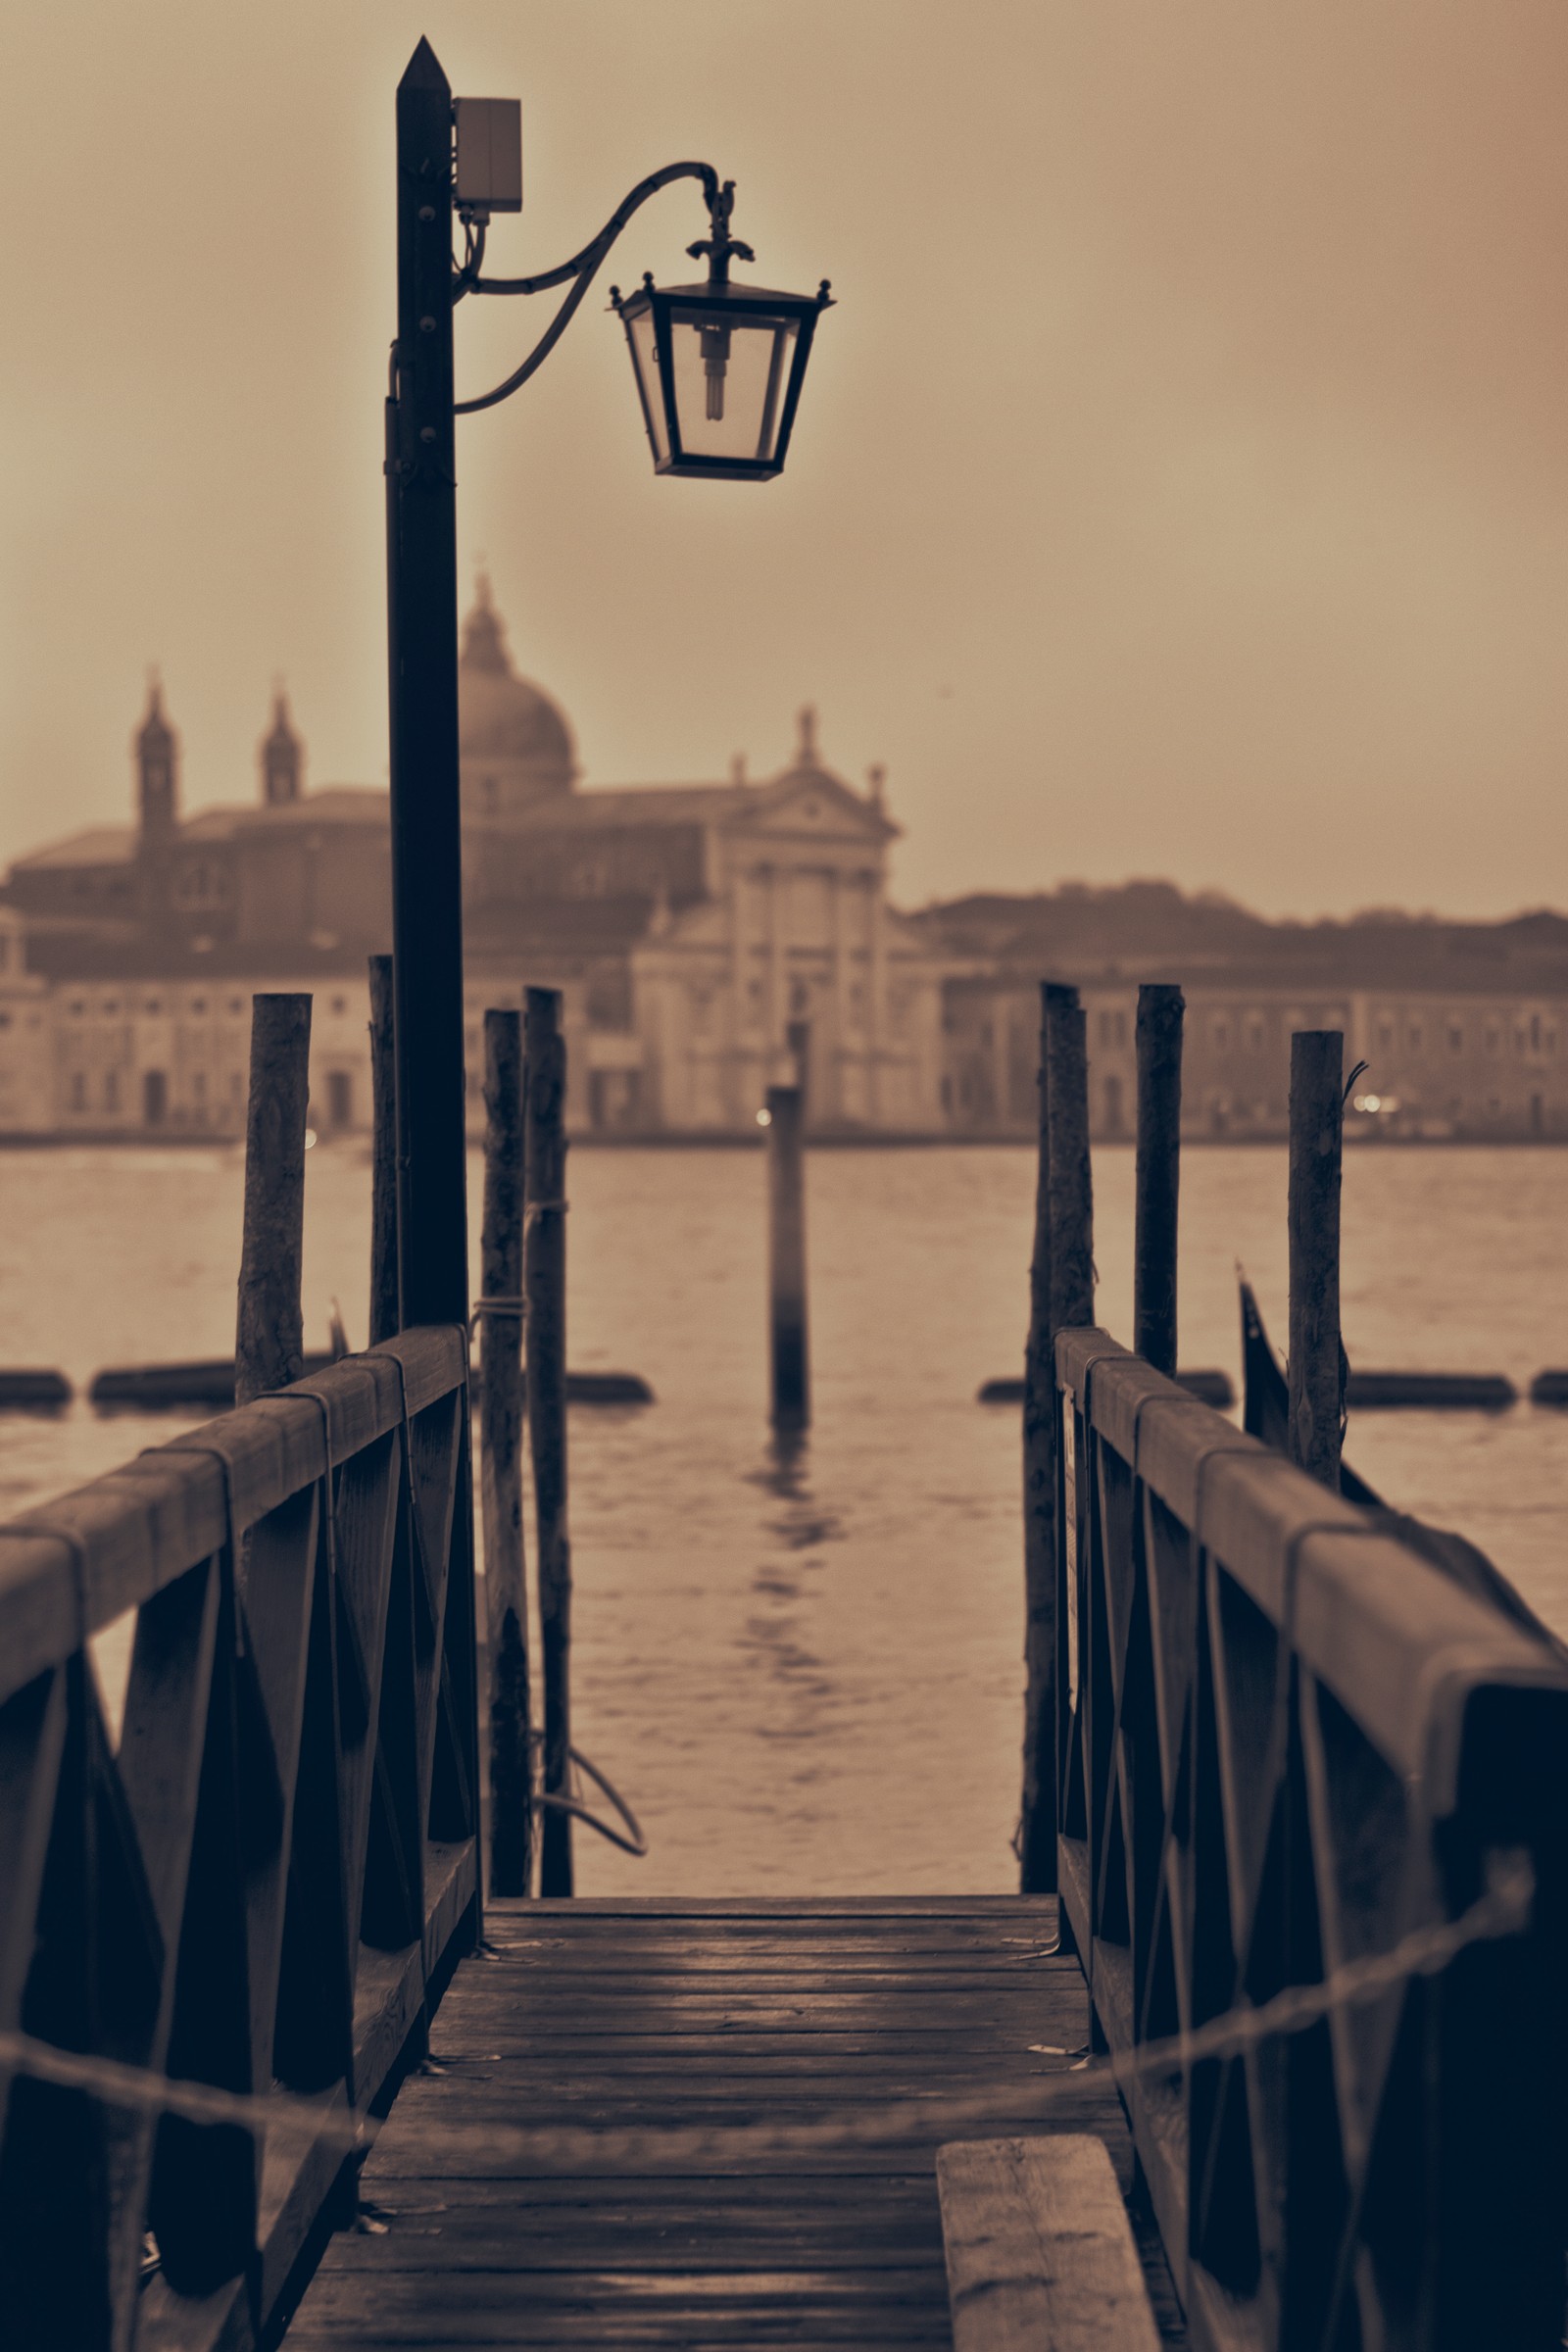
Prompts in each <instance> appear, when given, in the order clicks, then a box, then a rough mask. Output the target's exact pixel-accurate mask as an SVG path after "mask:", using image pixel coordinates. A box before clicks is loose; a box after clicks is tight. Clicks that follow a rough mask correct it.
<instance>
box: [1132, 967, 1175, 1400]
mask: <svg viewBox="0 0 1568 2352" xmlns="http://www.w3.org/2000/svg"><path fill="white" fill-rule="evenodd" d="M1184 1009H1185V1000H1184V999H1183V996H1182V992H1181V990H1180V989H1179V988H1172V987H1169V986H1167V985H1166V984H1164V983H1162V982H1159V981H1152V982H1149V983H1147V984H1146V985H1145V986H1144V987H1142V988H1140V990H1139V991H1138V1167H1137V1175H1136V1178H1135V1194H1136V1199H1135V1206H1134V1217H1133V1347H1134V1348H1135V1349H1136V1350H1137V1352H1138V1354H1140V1355H1141V1356H1143V1357H1144V1359H1145V1361H1146V1362H1148V1363H1151V1364H1152V1365H1153V1367H1154V1369H1155V1371H1156V1372H1163V1373H1164V1374H1165V1375H1166V1377H1167V1379H1170V1380H1174V1379H1175V1377H1176V1240H1177V1203H1178V1197H1179V1193H1180V1188H1181V1168H1182V1014H1183V1011H1184Z"/></svg>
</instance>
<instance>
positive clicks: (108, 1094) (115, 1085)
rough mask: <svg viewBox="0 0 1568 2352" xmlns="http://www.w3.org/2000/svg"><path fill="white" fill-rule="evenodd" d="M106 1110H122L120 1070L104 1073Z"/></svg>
mask: <svg viewBox="0 0 1568 2352" xmlns="http://www.w3.org/2000/svg"><path fill="white" fill-rule="evenodd" d="M104 1108H105V1110H118V1109H119V1108H120V1072H119V1071H118V1070H106V1071H105V1072H104Z"/></svg>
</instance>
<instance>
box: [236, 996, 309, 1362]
mask: <svg viewBox="0 0 1568 2352" xmlns="http://www.w3.org/2000/svg"><path fill="white" fill-rule="evenodd" d="M310 1061H311V1000H310V998H309V997H308V996H265V997H253V998H252V999H251V1091H250V1103H249V1107H248V1110H247V1113H246V1120H245V1223H244V1237H243V1240H242V1242H241V1246H240V1270H239V1314H238V1319H237V1324H236V1329H235V1336H234V1401H235V1402H236V1404H249V1403H250V1401H251V1399H252V1397H261V1396H265V1395H266V1394H267V1392H268V1391H269V1390H270V1389H284V1388H287V1387H288V1385H289V1383H290V1381H294V1380H299V1379H301V1378H302V1377H303V1375H304V1371H305V1334H304V1322H303V1317H302V1311H301V1304H300V1274H301V1267H302V1264H303V1259H304V1250H305V1114H306V1107H307V1104H308V1102H309V1099H310Z"/></svg>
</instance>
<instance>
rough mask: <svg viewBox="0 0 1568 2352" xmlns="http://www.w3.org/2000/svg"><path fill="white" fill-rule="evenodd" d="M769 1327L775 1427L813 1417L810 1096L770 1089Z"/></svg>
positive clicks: (802, 1423) (802, 1426) (800, 1424)
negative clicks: (809, 1306)
mask: <svg viewBox="0 0 1568 2352" xmlns="http://www.w3.org/2000/svg"><path fill="white" fill-rule="evenodd" d="M767 1328H768V1366H769V1376H770V1383H771V1393H772V1418H773V1426H774V1428H775V1429H805V1428H806V1426H807V1424H808V1423H809V1420H810V1418H811V1371H810V1348H809V1339H808V1331H807V1314H806V1096H805V1093H804V1090H803V1089H802V1088H801V1087H799V1086H770V1087H769V1088H768V1090H767Z"/></svg>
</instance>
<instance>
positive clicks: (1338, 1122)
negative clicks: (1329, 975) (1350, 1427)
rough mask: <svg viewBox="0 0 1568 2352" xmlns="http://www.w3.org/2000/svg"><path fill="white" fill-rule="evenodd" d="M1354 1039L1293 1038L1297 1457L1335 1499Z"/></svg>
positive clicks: (1316, 1034)
mask: <svg viewBox="0 0 1568 2352" xmlns="http://www.w3.org/2000/svg"><path fill="white" fill-rule="evenodd" d="M1344 1064H1345V1039H1344V1037H1343V1036H1342V1034H1341V1033H1340V1031H1339V1030H1338V1029H1299V1030H1298V1031H1297V1032H1296V1034H1295V1036H1294V1037H1293V1038H1292V1039H1291V1177H1290V1205H1289V1220H1290V1245H1291V1313H1290V1360H1289V1363H1288V1364H1287V1366H1286V1371H1287V1374H1288V1377H1289V1381H1290V1396H1291V1404H1290V1426H1289V1431H1288V1436H1289V1443H1290V1457H1291V1460H1292V1461H1293V1462H1299V1464H1300V1466H1301V1468H1302V1469H1303V1470H1305V1471H1308V1472H1309V1473H1310V1474H1311V1476H1312V1477H1313V1478H1316V1479H1321V1480H1322V1482H1323V1484H1324V1486H1326V1487H1331V1488H1332V1489H1333V1490H1334V1492H1335V1494H1338V1493H1339V1491H1340V1446H1341V1441H1342V1438H1343V1434H1344V1418H1345V1351H1344V1348H1342V1346H1341V1344H1340V1161H1341V1152H1342V1149H1343V1144H1342V1138H1343V1134H1344V1092H1345V1077H1344Z"/></svg>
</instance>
